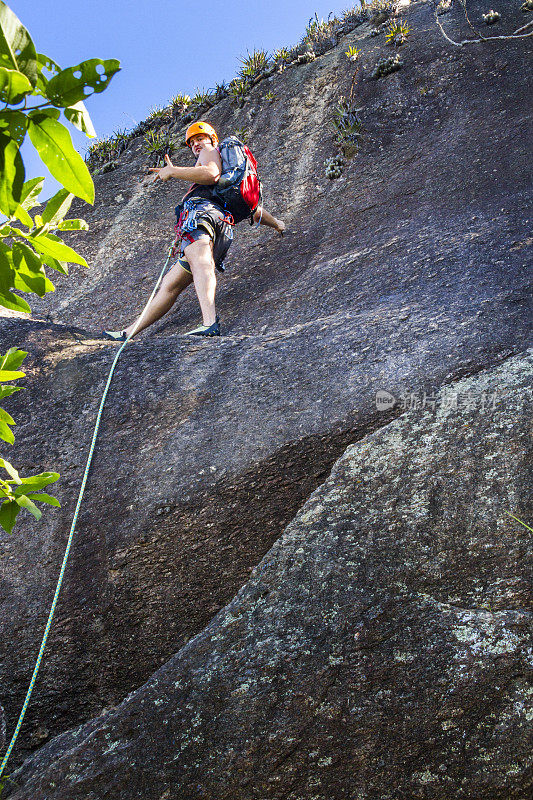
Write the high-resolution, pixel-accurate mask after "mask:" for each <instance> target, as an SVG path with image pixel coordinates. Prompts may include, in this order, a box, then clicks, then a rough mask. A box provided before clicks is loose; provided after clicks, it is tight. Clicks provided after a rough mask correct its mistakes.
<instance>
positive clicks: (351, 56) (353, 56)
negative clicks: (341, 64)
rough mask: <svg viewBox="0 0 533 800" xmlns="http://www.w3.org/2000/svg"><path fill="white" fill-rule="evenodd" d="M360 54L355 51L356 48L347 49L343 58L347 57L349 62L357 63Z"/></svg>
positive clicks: (358, 51)
mask: <svg viewBox="0 0 533 800" xmlns="http://www.w3.org/2000/svg"><path fill="white" fill-rule="evenodd" d="M360 54H361V51H360V50H358V49H357V47H349V48H348V50H346V52H345V53H344V55H345V56H348V60H349V61H357V59H358V58H359V56H360Z"/></svg>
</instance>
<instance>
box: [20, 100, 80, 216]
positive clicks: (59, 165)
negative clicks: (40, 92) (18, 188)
mask: <svg viewBox="0 0 533 800" xmlns="http://www.w3.org/2000/svg"><path fill="white" fill-rule="evenodd" d="M28 133H29V135H30V139H31V141H32V144H33V146H34V147H35V149H36V150H37V152H38V153H39V155H40V157H41V159H42V161H43V162H44V164H45V165H46V166H47V167H48V169H49V170H50V172H51V174H52V175H53V176H54V178H56V180H58V181H59V182H60V183H61V184H62V185H63V186H64V187H65V189H68V191H69V192H72V193H73V194H75V195H76V197H81V199H82V200H86V201H87V202H88V203H93V202H94V184H93V181H92V178H91V176H90V174H89V170H88V169H87V167H86V165H85V163H84V161H83V159H82V157H81V156H80V154H79V153H77V152H76V150H74V147H73V145H72V140H71V138H70V133H69V132H68V130H67V129H66V128H65V126H64V125H62V124H61V123H60V122H57V120H55V119H53V118H52V117H50V116H48V115H46V114H42V113H41V112H30V115H29V128H28Z"/></svg>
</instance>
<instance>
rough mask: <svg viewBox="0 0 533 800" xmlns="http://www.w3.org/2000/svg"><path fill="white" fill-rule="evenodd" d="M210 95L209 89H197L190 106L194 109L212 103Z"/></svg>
mask: <svg viewBox="0 0 533 800" xmlns="http://www.w3.org/2000/svg"><path fill="white" fill-rule="evenodd" d="M210 97H211V95H210V93H209V90H208V89H198V88H197V89H196V92H195V93H194V95H193V96H192V99H191V102H190V105H191V106H192V107H193V108H200V106H204V105H206V103H209V101H210Z"/></svg>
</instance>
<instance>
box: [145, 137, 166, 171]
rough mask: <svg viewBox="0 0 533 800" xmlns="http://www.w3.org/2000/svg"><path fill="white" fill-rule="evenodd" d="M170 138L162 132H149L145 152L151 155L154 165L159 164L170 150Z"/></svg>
mask: <svg viewBox="0 0 533 800" xmlns="http://www.w3.org/2000/svg"><path fill="white" fill-rule="evenodd" d="M169 144H170V142H169V136H168V134H165V133H163V132H162V131H148V132H147V133H146V134H145V136H144V140H143V150H144V152H145V153H148V154H150V155H151V156H152V157H153V158H152V161H153V163H154V164H157V163H158V162H159V160H160V159H161V158H163V156H164V154H165V153H166V151H167V150H168V146H169Z"/></svg>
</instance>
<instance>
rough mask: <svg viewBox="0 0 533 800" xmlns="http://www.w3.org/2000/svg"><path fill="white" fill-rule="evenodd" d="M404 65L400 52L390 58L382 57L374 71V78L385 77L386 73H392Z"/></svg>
mask: <svg viewBox="0 0 533 800" xmlns="http://www.w3.org/2000/svg"><path fill="white" fill-rule="evenodd" d="M402 67H403V61H402V60H401V59H400V55H399V53H397V54H396V55H395V56H390V57H389V58H381V59H380V60H379V61H378V63H377V64H376V66H375V67H374V70H373V72H372V76H371V77H372V78H376V79H378V78H384V77H385V75H390V74H391V73H392V72H396V71H397V70H399V69H401V68H402Z"/></svg>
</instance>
